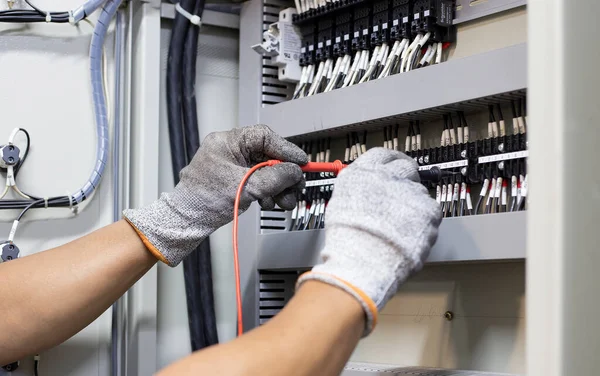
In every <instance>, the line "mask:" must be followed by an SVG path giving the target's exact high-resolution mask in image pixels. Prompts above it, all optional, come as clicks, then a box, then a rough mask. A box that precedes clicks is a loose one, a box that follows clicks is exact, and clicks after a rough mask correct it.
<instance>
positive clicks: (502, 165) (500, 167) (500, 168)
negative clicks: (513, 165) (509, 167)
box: [498, 161, 504, 170]
mask: <svg viewBox="0 0 600 376" xmlns="http://www.w3.org/2000/svg"><path fill="white" fill-rule="evenodd" d="M498 170H504V161H500V162H498Z"/></svg>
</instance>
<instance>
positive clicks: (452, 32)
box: [411, 0, 456, 42]
mask: <svg viewBox="0 0 600 376" xmlns="http://www.w3.org/2000/svg"><path fill="white" fill-rule="evenodd" d="M454 8H455V1H454V0H415V1H414V3H413V20H412V27H411V31H412V33H413V34H417V33H421V34H424V33H431V37H430V39H431V40H432V41H433V42H454V41H455V40H456V28H455V27H454V26H453V20H454Z"/></svg>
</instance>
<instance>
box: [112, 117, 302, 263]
mask: <svg viewBox="0 0 600 376" xmlns="http://www.w3.org/2000/svg"><path fill="white" fill-rule="evenodd" d="M269 159H278V160H281V161H284V162H291V163H281V164H277V165H275V166H273V167H264V168H262V169H260V170H258V171H256V172H255V173H254V174H252V176H251V177H250V178H249V179H248V182H247V184H246V187H245V189H244V191H243V195H242V196H241V200H240V212H242V211H244V210H246V209H248V207H249V206H250V204H251V203H252V202H253V201H255V200H258V201H259V203H260V205H261V206H262V208H263V209H266V210H270V209H273V208H274V207H275V204H278V205H279V206H280V207H281V208H283V209H288V210H291V209H293V208H294V207H295V205H296V197H297V191H298V190H300V189H302V187H303V184H304V178H303V175H302V170H301V169H300V167H299V166H298V165H299V164H306V163H307V162H308V157H307V155H306V153H304V152H303V151H302V150H301V149H300V148H298V147H297V146H296V145H294V144H292V143H290V142H288V141H286V140H284V139H283V138H281V137H280V136H278V135H277V134H275V133H274V132H273V131H272V130H271V129H269V127H267V126H265V125H256V126H252V127H246V128H239V129H234V130H232V131H229V132H219V133H211V134H209V135H208V136H207V137H206V139H205V140H204V142H203V143H202V146H201V147H200V149H199V150H198V152H197V153H196V155H195V156H194V159H193V160H192V162H191V163H190V164H189V166H187V167H186V168H184V169H183V170H182V171H181V174H180V182H179V184H177V186H176V187H175V189H174V190H173V192H171V193H163V194H162V195H161V196H160V199H158V200H157V201H155V202H153V203H152V204H150V205H148V206H146V207H143V208H141V209H128V210H125V211H124V212H123V217H124V218H125V219H126V220H127V221H128V222H129V223H130V224H131V225H132V226H133V227H134V228H135V229H136V231H137V232H138V235H140V237H141V238H142V241H143V242H144V244H145V245H146V247H147V248H148V249H149V250H150V251H151V252H152V253H153V254H154V255H155V256H156V257H157V258H158V259H159V260H161V261H163V262H165V263H166V264H168V265H171V266H175V265H177V264H179V263H180V262H181V261H182V260H183V259H184V258H185V257H186V256H187V255H188V254H189V253H190V252H192V251H193V250H194V249H195V248H196V247H197V246H198V245H199V244H200V242H202V240H204V239H205V238H206V237H207V236H208V235H210V234H211V233H212V232H213V231H215V230H216V229H218V228H219V227H221V226H223V225H225V224H227V223H229V222H231V220H232V219H233V204H234V200H235V194H236V190H237V188H238V185H239V184H240V181H241V180H242V178H243V176H244V175H245V174H246V172H247V171H248V170H249V167H251V166H253V165H255V164H257V163H259V162H264V161H266V160H269Z"/></svg>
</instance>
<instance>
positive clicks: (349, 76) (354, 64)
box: [342, 51, 362, 87]
mask: <svg viewBox="0 0 600 376" xmlns="http://www.w3.org/2000/svg"><path fill="white" fill-rule="evenodd" d="M361 57H362V51H357V52H356V54H355V55H354V60H353V61H352V66H351V67H350V70H349V71H348V74H347V75H346V78H345V79H344V84H343V85H342V87H346V86H348V85H349V84H350V82H351V81H352V80H353V79H354V77H356V72H358V64H359V63H360V58H361Z"/></svg>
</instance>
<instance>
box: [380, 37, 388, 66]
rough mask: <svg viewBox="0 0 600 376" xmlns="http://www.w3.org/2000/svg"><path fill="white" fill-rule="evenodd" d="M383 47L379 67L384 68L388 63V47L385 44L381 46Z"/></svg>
mask: <svg viewBox="0 0 600 376" xmlns="http://www.w3.org/2000/svg"><path fill="white" fill-rule="evenodd" d="M383 45H384V46H385V49H384V50H383V56H382V57H381V65H380V66H383V67H384V68H385V65H386V64H387V62H388V59H389V56H390V46H389V45H388V44H387V43H384V44H383Z"/></svg>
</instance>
